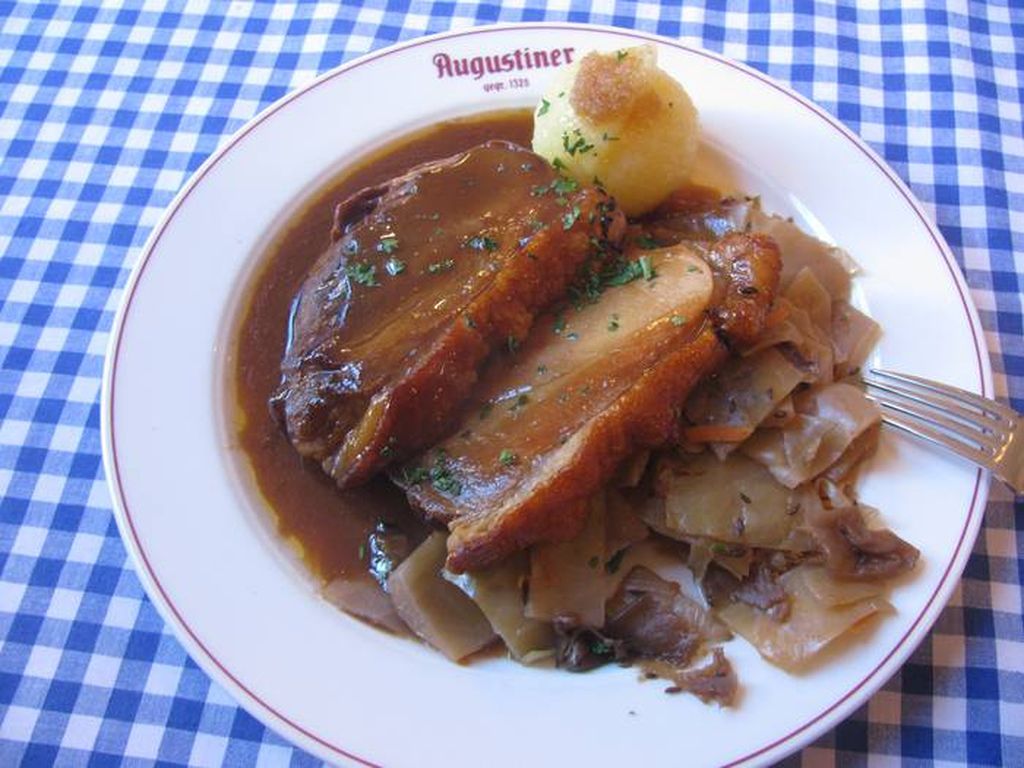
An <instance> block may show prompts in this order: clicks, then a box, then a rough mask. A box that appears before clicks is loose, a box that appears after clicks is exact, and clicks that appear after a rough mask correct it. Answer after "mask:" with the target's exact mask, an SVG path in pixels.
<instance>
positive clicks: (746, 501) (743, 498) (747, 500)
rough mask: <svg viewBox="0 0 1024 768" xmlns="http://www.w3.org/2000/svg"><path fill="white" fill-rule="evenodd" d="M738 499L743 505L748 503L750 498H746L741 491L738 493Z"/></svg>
mask: <svg viewBox="0 0 1024 768" xmlns="http://www.w3.org/2000/svg"><path fill="white" fill-rule="evenodd" d="M740 499H741V500H742V501H743V503H744V504H749V503H750V497H749V496H747V494H745V493H744V492H743V491H740Z"/></svg>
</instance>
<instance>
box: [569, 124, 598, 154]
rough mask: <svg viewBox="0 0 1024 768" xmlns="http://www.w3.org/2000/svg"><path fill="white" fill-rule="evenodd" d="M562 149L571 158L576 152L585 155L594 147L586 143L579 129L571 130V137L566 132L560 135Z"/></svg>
mask: <svg viewBox="0 0 1024 768" xmlns="http://www.w3.org/2000/svg"><path fill="white" fill-rule="evenodd" d="M562 147H563V149H565V151H566V152H568V153H569V156H570V157H573V156H575V155H576V153H577V152H579V153H580V154H581V155H585V154H586V153H587V152H589V151H590V150H592V149H593V148H594V145H593V144H589V143H587V140H586V139H585V138H584V137H583V134H582V133H580V129H579V128H573V131H572V135H571V136H570V135H569V133H568V132H566V133H563V134H562Z"/></svg>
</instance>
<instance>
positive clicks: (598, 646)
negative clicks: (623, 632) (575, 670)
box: [590, 640, 614, 656]
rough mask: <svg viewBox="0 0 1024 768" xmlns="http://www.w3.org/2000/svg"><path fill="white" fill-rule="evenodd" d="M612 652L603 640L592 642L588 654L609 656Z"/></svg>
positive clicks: (610, 647)
mask: <svg viewBox="0 0 1024 768" xmlns="http://www.w3.org/2000/svg"><path fill="white" fill-rule="evenodd" d="M613 650H614V649H613V648H612V646H611V645H609V644H608V643H606V642H605V641H604V640H594V641H592V642H591V643H590V652H591V653H592V654H594V655H595V656H610V655H611V653H612V651H613Z"/></svg>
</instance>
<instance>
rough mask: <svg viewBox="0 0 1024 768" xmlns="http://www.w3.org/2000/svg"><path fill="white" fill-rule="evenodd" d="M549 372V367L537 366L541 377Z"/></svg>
mask: <svg viewBox="0 0 1024 768" xmlns="http://www.w3.org/2000/svg"><path fill="white" fill-rule="evenodd" d="M547 372H548V367H547V366H546V365H538V366H537V373H539V374H540V375H541V376H543V375H544V374H545V373H547Z"/></svg>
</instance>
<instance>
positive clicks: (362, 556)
mask: <svg viewBox="0 0 1024 768" xmlns="http://www.w3.org/2000/svg"><path fill="white" fill-rule="evenodd" d="M359 559H360V560H365V559H366V544H360V545H359Z"/></svg>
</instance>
